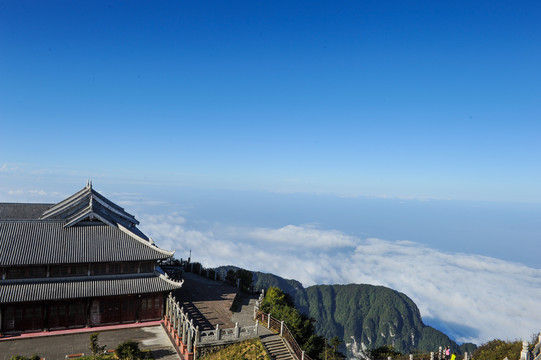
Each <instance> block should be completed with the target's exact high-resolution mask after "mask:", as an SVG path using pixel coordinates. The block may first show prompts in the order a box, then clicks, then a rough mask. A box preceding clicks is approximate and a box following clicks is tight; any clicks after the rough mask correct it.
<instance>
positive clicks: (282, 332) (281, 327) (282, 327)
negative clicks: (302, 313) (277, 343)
mask: <svg viewBox="0 0 541 360" xmlns="http://www.w3.org/2000/svg"><path fill="white" fill-rule="evenodd" d="M280 336H282V337H283V336H284V322H283V321H280Z"/></svg>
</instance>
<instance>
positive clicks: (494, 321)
mask: <svg viewBox="0 0 541 360" xmlns="http://www.w3.org/2000/svg"><path fill="white" fill-rule="evenodd" d="M141 224H143V225H142V230H143V231H145V233H147V234H148V235H149V236H151V237H153V238H154V239H155V240H156V241H157V242H158V245H159V246H160V247H162V248H165V249H174V250H176V255H175V256H176V257H178V258H181V257H184V258H186V257H187V256H188V254H189V251H190V250H191V251H192V260H193V261H198V262H201V263H203V265H204V266H207V267H214V266H220V265H235V266H239V267H242V268H245V269H249V270H256V271H262V272H270V273H273V274H276V275H279V276H282V277H284V278H290V279H296V280H299V281H300V282H301V283H302V284H303V285H304V286H310V285H314V284H347V283H358V284H360V283H364V284H374V285H383V286H387V287H390V288H392V289H395V290H398V291H400V292H403V293H405V294H406V295H408V296H409V297H410V298H411V299H412V300H413V301H414V302H415V303H416V304H417V305H418V307H419V309H420V311H421V315H422V316H423V320H424V322H425V323H426V324H428V325H431V326H433V327H436V328H437V329H439V330H442V331H444V332H445V333H446V334H448V335H449V336H451V337H452V338H453V339H455V340H456V341H458V342H459V343H460V342H473V343H477V344H481V343H484V342H486V341H488V340H491V339H494V338H499V339H506V340H514V339H523V340H530V339H531V336H532V335H533V334H534V333H537V332H539V331H540V330H541V312H540V311H539V304H540V302H539V299H541V269H535V268H531V267H528V266H525V265H521V264H518V263H511V262H506V261H503V260H498V259H495V258H491V257H486V256H479V255H471V254H461V253H445V252H441V251H438V250H435V249H432V248H429V247H426V246H422V245H420V244H417V243H414V242H410V241H386V240H384V239H376V238H366V239H363V238H358V237H354V236H349V235H348V234H345V233H343V232H341V231H338V230H329V229H322V228H319V227H318V226H316V225H287V226H283V227H280V228H254V227H252V228H250V227H234V226H219V225H208V226H207V227H206V229H205V230H201V228H198V229H195V228H194V227H193V226H191V225H190V224H189V221H187V219H186V218H185V217H183V216H181V215H179V214H176V213H172V214H169V215H147V216H143V217H141ZM510 241H512V240H511V239H510Z"/></svg>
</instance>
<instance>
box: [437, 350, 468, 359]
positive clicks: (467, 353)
mask: <svg viewBox="0 0 541 360" xmlns="http://www.w3.org/2000/svg"><path fill="white" fill-rule="evenodd" d="M466 355H468V353H466ZM430 360H434V351H431V352H430ZM464 360H468V359H467V358H464Z"/></svg>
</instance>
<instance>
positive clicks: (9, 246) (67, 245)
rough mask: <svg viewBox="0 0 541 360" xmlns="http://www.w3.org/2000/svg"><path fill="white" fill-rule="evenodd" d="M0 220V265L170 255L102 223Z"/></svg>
mask: <svg viewBox="0 0 541 360" xmlns="http://www.w3.org/2000/svg"><path fill="white" fill-rule="evenodd" d="M64 224H65V222H64V221H53V220H39V221H8V220H7V221H0V266H15V265H39V264H61V263H89V262H111V261H141V260H160V259H167V258H169V257H171V256H172V255H173V253H172V252H169V251H165V250H162V249H160V248H158V247H157V246H155V245H153V244H152V243H151V242H149V241H146V240H144V239H140V238H139V239H138V236H137V234H133V236H132V235H129V234H128V233H127V232H129V230H126V231H122V230H120V229H119V228H118V227H112V226H108V225H105V224H102V225H92V226H84V225H80V226H74V227H69V228H65V227H64Z"/></svg>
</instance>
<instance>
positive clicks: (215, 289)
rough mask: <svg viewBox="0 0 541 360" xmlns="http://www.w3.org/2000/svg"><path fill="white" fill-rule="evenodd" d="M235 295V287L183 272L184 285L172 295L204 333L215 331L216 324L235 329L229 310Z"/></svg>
mask: <svg viewBox="0 0 541 360" xmlns="http://www.w3.org/2000/svg"><path fill="white" fill-rule="evenodd" d="M236 293H237V288H236V287H234V286H231V285H227V284H226V283H224V282H222V281H214V280H210V279H207V278H205V277H203V276H199V275H196V274H193V273H189V272H185V273H184V284H183V285H182V288H180V289H178V290H176V291H175V293H174V295H175V297H176V299H177V301H178V302H179V303H180V305H181V306H183V307H184V311H187V312H188V314H189V316H190V318H191V319H193V321H194V324H195V325H198V326H199V330H200V331H205V330H212V329H215V328H216V324H220V327H221V328H232V327H235V323H233V322H232V320H231V310H230V308H231V305H232V304H233V300H234V299H235V295H236ZM252 309H253V308H252ZM252 311H253V310H252ZM250 325H253V322H252V323H251V324H250Z"/></svg>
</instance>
